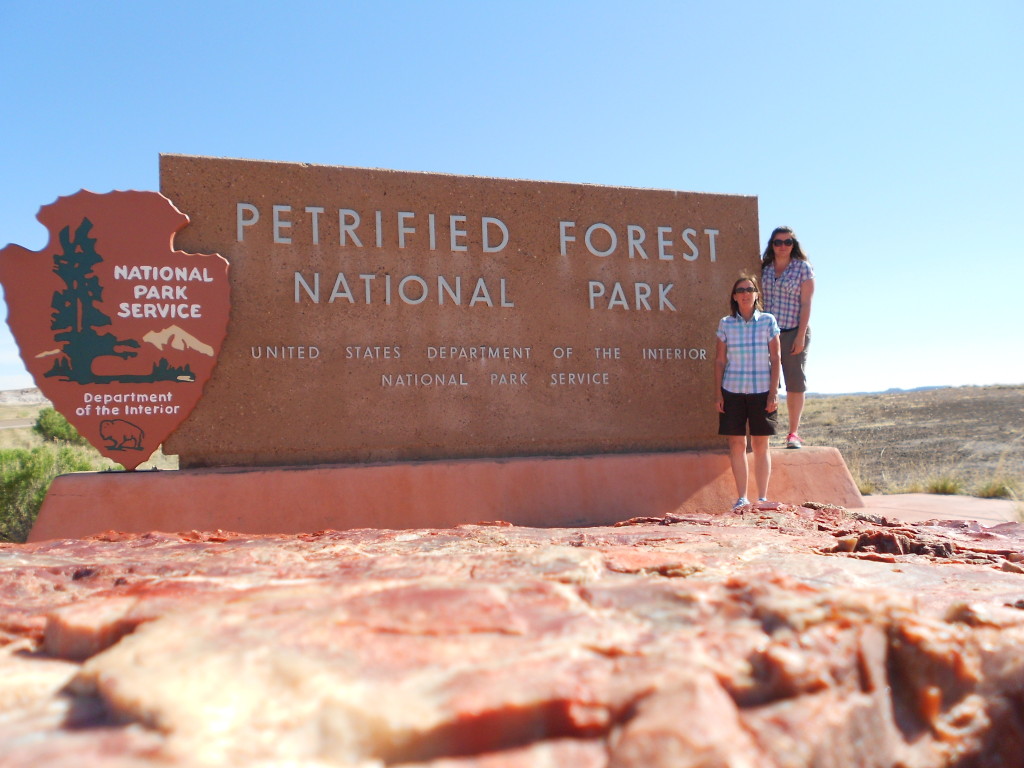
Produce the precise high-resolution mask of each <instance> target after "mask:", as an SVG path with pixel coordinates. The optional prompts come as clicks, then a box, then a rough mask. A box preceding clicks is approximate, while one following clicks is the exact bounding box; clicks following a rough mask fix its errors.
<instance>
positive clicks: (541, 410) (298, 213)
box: [160, 155, 758, 467]
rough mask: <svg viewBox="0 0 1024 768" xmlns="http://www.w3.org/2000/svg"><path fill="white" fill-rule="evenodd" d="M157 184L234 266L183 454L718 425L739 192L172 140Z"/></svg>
mask: <svg viewBox="0 0 1024 768" xmlns="http://www.w3.org/2000/svg"><path fill="white" fill-rule="evenodd" d="M160 187H161V192H162V193H163V194H164V195H166V196H167V197H169V198H170V199H171V200H173V201H174V202H175V204H176V205H177V206H178V207H179V208H180V209H181V210H182V211H185V212H186V213H187V214H188V215H189V216H190V218H191V220H192V224H191V226H189V227H188V228H187V229H186V230H185V231H184V232H182V233H181V234H180V235H179V237H178V242H179V244H180V246H181V247H183V248H186V249H191V250H195V251H202V252H216V253H219V254H221V255H223V256H224V257H225V258H226V259H227V260H228V261H229V262H230V264H231V285H232V315H231V321H230V325H229V329H228V336H227V339H226V340H225V343H224V347H223V350H222V352H221V355H220V360H219V363H218V367H217V369H216V371H215V373H214V375H213V377H212V379H211V380H210V382H209V383H208V385H207V387H206V390H205V393H204V396H203V399H202V401H201V402H200V404H199V405H198V406H197V407H196V409H195V411H194V412H193V413H192V415H191V416H190V418H189V419H188V420H187V421H186V422H185V423H184V424H183V425H182V426H181V427H180V428H179V429H178V430H177V432H176V433H175V434H174V435H173V436H172V438H171V439H170V440H169V441H168V442H167V444H166V446H165V450H166V451H167V452H168V453H177V454H179V455H180V457H181V465H182V466H183V467H198V466H230V465H281V464H315V463H328V462H364V461H388V460H413V459H457V458H469V457H491V458H494V457H507V456H543V455H579V454H594V453H616V452H618V453H628V452H650V451H674V450H684V449H694V448H703V447H709V446H716V447H717V446H718V444H719V440H718V438H717V437H716V436H715V431H716V429H715V424H716V421H715V419H716V416H715V411H714V406H713V402H714V400H713V399H712V393H713V387H714V383H713V376H712V366H713V357H714V329H715V325H716V321H717V319H718V318H719V317H721V316H722V315H723V314H726V313H727V312H728V303H727V302H728V295H727V294H728V291H729V287H730V285H731V284H732V281H733V280H734V279H735V277H736V276H737V275H738V273H740V272H741V271H750V270H753V269H755V268H756V265H757V252H758V233H757V226H758V222H757V200H756V198H754V197H741V196H728V195H711V194H696V193H684V192H674V191H665V190H643V189H625V188H610V187H599V186H587V185H577V184H563V183H547V182H532V181H511V180H502V179H491V178H477V177H462V176H446V175H435V174H422V173H405V172H395V171H384V170H370V169H358V168H345V167H326V166H311V165H302V164H289V163H269V162H256V161H246V160H228V159H214V158H203V157H186V156H179V155H164V156H162V157H161V162H160Z"/></svg>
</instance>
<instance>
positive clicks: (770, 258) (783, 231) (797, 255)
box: [761, 227, 807, 269]
mask: <svg viewBox="0 0 1024 768" xmlns="http://www.w3.org/2000/svg"><path fill="white" fill-rule="evenodd" d="M776 235H789V236H790V237H792V238H793V250H792V251H790V252H789V257H790V258H791V259H799V260H800V261H807V254H805V253H804V252H803V250H801V248H800V241H799V240H797V239H796V232H794V231H793V230H792V229H790V228H789V227H776V228H775V229H773V230H772V233H771V235H770V236H769V237H768V245H767V246H766V247H765V249H764V253H763V254H762V255H761V269H764V268H765V267H767V266H768V265H769V264H774V263H775V246H773V245H772V240H774V239H775V236H776Z"/></svg>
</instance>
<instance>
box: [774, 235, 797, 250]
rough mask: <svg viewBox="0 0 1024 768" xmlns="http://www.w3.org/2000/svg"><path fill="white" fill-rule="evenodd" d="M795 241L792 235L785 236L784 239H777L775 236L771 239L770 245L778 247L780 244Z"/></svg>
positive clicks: (790, 243) (789, 243) (788, 243)
mask: <svg viewBox="0 0 1024 768" xmlns="http://www.w3.org/2000/svg"><path fill="white" fill-rule="evenodd" d="M795 242H796V240H794V239H793V238H792V237H787V238H786V239H785V240H779V239H778V238H776V239H775V240H772V245H774V246H775V247H776V248H778V247H779V246H782V245H792V244H793V243H795Z"/></svg>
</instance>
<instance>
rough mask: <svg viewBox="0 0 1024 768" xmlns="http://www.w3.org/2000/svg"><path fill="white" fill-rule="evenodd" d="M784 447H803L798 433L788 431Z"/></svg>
mask: <svg viewBox="0 0 1024 768" xmlns="http://www.w3.org/2000/svg"><path fill="white" fill-rule="evenodd" d="M786 447H787V448H803V447H804V441H803V440H801V439H800V435H798V434H797V433H796V432H790V433H789V434H788V435H786Z"/></svg>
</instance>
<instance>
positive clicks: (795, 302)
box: [761, 259, 814, 331]
mask: <svg viewBox="0 0 1024 768" xmlns="http://www.w3.org/2000/svg"><path fill="white" fill-rule="evenodd" d="M813 277H814V268H813V267H812V266H811V264H810V262H807V261H804V260H803V259H790V260H789V264H787V265H786V268H785V269H784V270H783V271H782V274H781V275H779V276H778V277H776V276H775V267H774V266H773V265H771V264H769V265H768V266H767V267H765V268H764V269H762V270H761V288H762V290H763V291H764V311H765V312H769V313H771V314H773V315H775V319H776V320H777V321H778V323H779V327H780V328H785V329H786V330H787V331H788V330H791V329H793V328H796V327H797V326H798V325H800V286H802V285H803V284H804V283H805V282H806V281H807V280H810V279H811V278H813Z"/></svg>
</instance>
